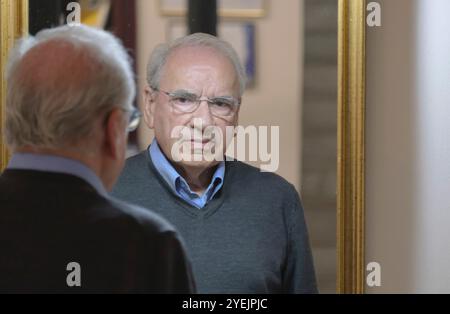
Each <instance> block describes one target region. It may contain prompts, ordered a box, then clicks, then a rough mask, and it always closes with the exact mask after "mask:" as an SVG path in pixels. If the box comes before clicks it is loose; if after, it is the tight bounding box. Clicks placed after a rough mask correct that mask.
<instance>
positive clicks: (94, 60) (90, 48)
mask: <svg viewBox="0 0 450 314" xmlns="http://www.w3.org/2000/svg"><path fill="white" fill-rule="evenodd" d="M39 52H41V53H40V54H39ZM42 52H45V53H44V54H43V53H42ZM61 52H62V53H61ZM65 52H68V53H65ZM36 53H37V56H40V57H36ZM33 57H34V58H33ZM36 59H38V60H36ZM42 59H44V60H42ZM6 79H7V82H8V87H7V99H6V119H5V139H6V142H7V144H8V145H9V146H10V147H11V148H12V149H13V150H14V149H16V148H19V147H23V146H28V145H30V146H32V147H44V148H61V147H65V146H67V145H70V143H74V142H78V141H80V140H83V142H86V141H88V140H89V138H90V135H91V134H92V132H93V129H94V124H95V122H96V121H97V120H98V119H99V117H100V116H102V115H103V114H106V113H107V112H109V111H111V110H113V109H114V108H122V109H124V110H130V109H131V108H132V104H133V101H134V98H135V94H136V87H135V85H134V75H133V71H132V69H131V65H130V58H129V56H128V54H127V52H126V50H125V49H124V47H123V46H122V45H121V43H120V41H119V40H118V39H117V38H115V37H114V36H113V35H112V34H110V33H107V32H105V31H102V30H98V29H94V28H91V27H88V26H83V25H81V26H61V27H57V28H54V29H48V30H44V31H41V32H39V33H38V34H37V35H36V36H35V37H31V36H30V37H27V38H24V39H21V40H20V41H19V42H18V43H17V45H16V47H15V48H14V49H13V50H12V52H11V54H10V58H9V61H8V66H7V71H6ZM85 140H86V141H85Z"/></svg>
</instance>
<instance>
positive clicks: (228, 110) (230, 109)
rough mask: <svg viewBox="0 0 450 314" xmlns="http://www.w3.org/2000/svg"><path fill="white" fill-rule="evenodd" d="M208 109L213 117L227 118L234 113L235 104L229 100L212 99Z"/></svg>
mask: <svg viewBox="0 0 450 314" xmlns="http://www.w3.org/2000/svg"><path fill="white" fill-rule="evenodd" d="M210 108H211V113H212V114H213V115H216V116H220V117H228V116H231V115H233V113H234V112H235V109H236V104H235V102H234V101H233V100H231V99H213V100H212V101H211V107H210Z"/></svg>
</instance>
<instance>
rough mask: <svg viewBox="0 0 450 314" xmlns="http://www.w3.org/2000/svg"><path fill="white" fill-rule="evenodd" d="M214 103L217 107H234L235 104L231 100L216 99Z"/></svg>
mask: <svg viewBox="0 0 450 314" xmlns="http://www.w3.org/2000/svg"><path fill="white" fill-rule="evenodd" d="M214 105H215V106H217V107H232V106H233V105H232V104H231V103H230V102H229V101H224V100H215V101H214Z"/></svg>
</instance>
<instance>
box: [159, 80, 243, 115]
mask: <svg viewBox="0 0 450 314" xmlns="http://www.w3.org/2000/svg"><path fill="white" fill-rule="evenodd" d="M151 89H152V90H153V91H155V92H159V93H163V94H165V95H166V96H168V97H169V99H170V100H169V102H170V103H171V106H172V108H173V104H172V99H171V98H176V97H177V96H178V95H175V94H174V92H168V91H165V90H162V89H160V88H156V87H151ZM186 92H187V93H189V94H191V95H193V96H195V97H196V100H195V103H197V105H196V106H195V107H194V109H193V110H192V111H183V110H180V111H181V112H182V113H193V112H195V111H197V110H198V108H199V107H200V105H201V103H202V102H203V101H206V102H207V103H208V105H209V104H215V103H216V102H215V101H214V98H216V99H217V98H222V99H225V98H226V97H213V98H208V97H200V96H198V95H196V94H194V93H190V92H188V91H186ZM227 97H228V96H227ZM229 99H231V100H233V104H232V105H233V107H234V109H233V111H232V114H230V115H227V116H221V115H216V114H214V113H213V112H212V111H210V112H211V114H212V115H213V116H215V117H218V118H230V117H233V116H234V115H235V114H236V109H238V108H239V107H240V106H241V103H242V99H240V98H235V97H232V96H230V97H229ZM208 108H209V106H208Z"/></svg>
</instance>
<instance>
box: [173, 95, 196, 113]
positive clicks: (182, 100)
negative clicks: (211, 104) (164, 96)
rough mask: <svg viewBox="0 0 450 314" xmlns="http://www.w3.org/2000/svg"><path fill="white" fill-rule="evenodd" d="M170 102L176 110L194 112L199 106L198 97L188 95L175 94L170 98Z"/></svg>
mask: <svg viewBox="0 0 450 314" xmlns="http://www.w3.org/2000/svg"><path fill="white" fill-rule="evenodd" d="M170 103H171V104H172V106H173V108H174V109H175V110H178V111H181V112H192V111H195V109H196V107H197V98H196V97H187V96H173V97H171V98H170Z"/></svg>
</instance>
